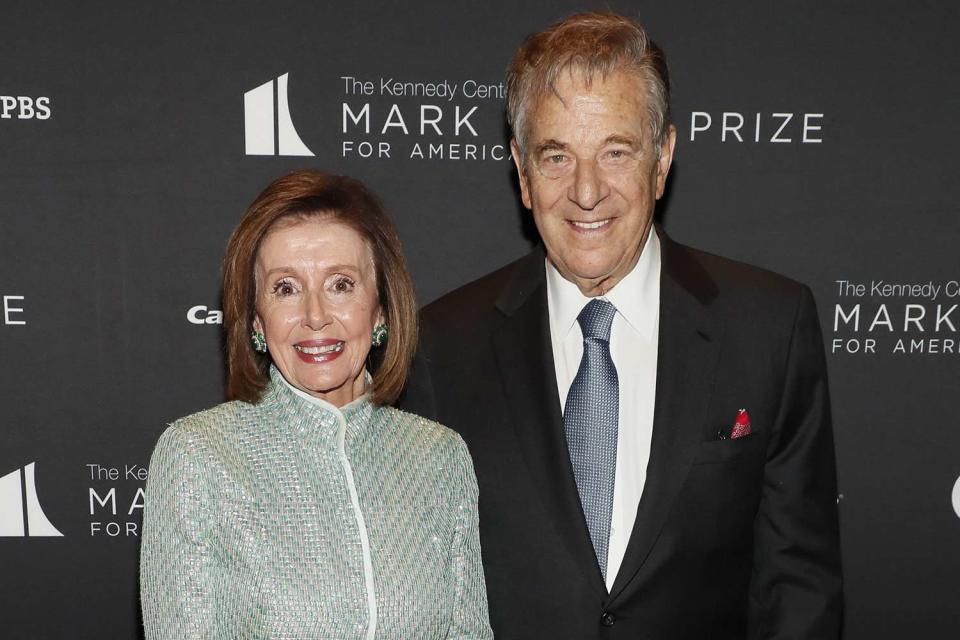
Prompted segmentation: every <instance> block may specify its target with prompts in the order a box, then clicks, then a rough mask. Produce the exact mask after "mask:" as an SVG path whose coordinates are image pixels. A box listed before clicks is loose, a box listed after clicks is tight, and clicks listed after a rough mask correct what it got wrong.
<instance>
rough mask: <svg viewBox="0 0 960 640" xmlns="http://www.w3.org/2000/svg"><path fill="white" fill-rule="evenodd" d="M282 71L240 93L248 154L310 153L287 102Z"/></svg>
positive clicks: (285, 80) (286, 154) (311, 153)
mask: <svg viewBox="0 0 960 640" xmlns="http://www.w3.org/2000/svg"><path fill="white" fill-rule="evenodd" d="M288 76H289V74H287V73H285V74H283V75H282V76H279V77H277V79H276V80H275V81H274V80H271V81H270V82H267V83H264V84H262V85H260V86H259V87H257V88H256V89H251V90H250V91H247V92H246V93H244V94H243V127H244V134H245V140H246V149H247V155H248V156H312V155H313V152H312V151H310V149H308V148H307V145H305V144H304V143H303V140H301V139H300V135H299V134H298V133H297V130H296V128H294V126H293V120H291V119H290V104H289V102H288V101H287V78H288Z"/></svg>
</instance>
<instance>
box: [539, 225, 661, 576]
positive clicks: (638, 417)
mask: <svg viewBox="0 0 960 640" xmlns="http://www.w3.org/2000/svg"><path fill="white" fill-rule="evenodd" d="M546 270H547V308H548V310H549V314H550V339H551V343H552V345H553V362H554V365H555V367H556V371H557V391H558V392H559V394H560V405H561V409H563V408H564V407H565V405H566V402H567V393H568V392H569V391H570V385H571V384H572V383H573V379H574V378H575V377H576V375H577V369H579V368H580V360H581V358H582V357H583V333H582V332H581V331H580V324H579V323H578V322H577V316H578V315H580V312H581V311H582V310H583V308H584V307H585V306H586V305H587V303H588V302H590V298H588V297H586V296H585V295H583V294H582V293H581V292H580V289H578V288H577V285H575V284H573V283H572V282H570V281H568V280H566V279H564V278H563V276H561V275H560V272H559V271H557V269H556V267H554V266H553V264H552V263H551V262H550V260H549V259H548V260H546ZM602 298H603V299H605V300H607V301H609V302H610V303H611V304H613V306H614V307H616V309H617V314H616V315H615V316H614V318H613V326H612V328H611V331H610V355H611V357H612V358H613V364H614V366H615V367H616V368H617V378H618V380H619V382H620V408H619V409H620V411H619V424H618V429H617V471H616V477H615V479H614V489H613V516H612V521H611V523H610V544H609V550H608V552H607V576H606V582H607V590H608V591H609V590H610V588H611V587H612V586H613V581H614V579H615V578H616V576H617V571H619V569H620V564H621V562H623V555H624V552H626V550H627V543H628V542H629V541H630V533H631V532H632V531H633V523H634V520H635V519H636V516H637V506H638V505H639V503H640V495H641V494H642V493H643V485H644V482H645V480H646V477H647V461H648V460H649V459H650V441H651V438H652V435H653V403H654V397H655V395H656V386H657V338H658V335H659V323H660V241H659V239H658V238H657V234H656V232H655V231H654V230H653V229H652V228H651V229H650V232H649V234H648V235H647V241H646V243H645V244H644V247H643V251H642V252H641V254H640V259H639V260H638V261H637V264H636V266H635V267H634V268H633V270H632V271H631V272H630V273H628V274H627V275H626V276H625V277H624V278H623V279H622V280H621V281H620V282H618V283H617V284H616V285H615V286H614V287H613V288H612V289H611V290H610V291H608V292H607V293H606V295H604V296H602Z"/></svg>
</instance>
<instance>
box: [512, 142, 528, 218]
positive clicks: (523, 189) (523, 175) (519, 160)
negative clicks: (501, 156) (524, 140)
mask: <svg viewBox="0 0 960 640" xmlns="http://www.w3.org/2000/svg"><path fill="white" fill-rule="evenodd" d="M510 155H511V156H513V164H514V166H516V167H517V180H519V181H520V200H522V201H523V206H525V207H526V208H527V209H532V208H533V201H532V200H530V184H529V182H528V180H529V178H528V176H527V168H526V165H525V164H524V163H523V154H522V153H521V151H520V145H518V144H517V139H516V138H511V139H510Z"/></svg>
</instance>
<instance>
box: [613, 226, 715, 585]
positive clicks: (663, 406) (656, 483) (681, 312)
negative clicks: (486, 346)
mask: <svg viewBox="0 0 960 640" xmlns="http://www.w3.org/2000/svg"><path fill="white" fill-rule="evenodd" d="M657 231H658V233H659V236H660V240H661V248H662V252H661V253H662V263H661V265H662V267H661V279H660V336H659V344H658V348H657V351H658V355H657V389H656V395H655V400H654V415H653V439H652V441H651V444H650V462H649V464H648V465H647V479H646V483H645V485H644V489H643V495H642V497H641V499H640V505H639V507H638V509H637V518H636V521H635V522H634V526H633V531H632V533H631V535H630V542H629V544H628V546H627V551H626V554H625V556H624V558H623V562H622V564H621V566H620V570H619V572H618V573H617V577H616V580H615V581H614V584H613V588H612V589H611V592H610V599H609V602H610V603H612V602H613V601H614V600H616V599H618V598H619V597H620V596H621V594H622V593H623V592H624V590H625V589H626V588H628V586H629V585H630V583H631V581H632V580H633V578H634V577H635V576H636V574H637V572H638V571H639V569H640V567H641V566H642V565H643V563H644V561H645V560H646V558H647V556H648V555H649V553H650V550H651V548H652V547H653V544H654V542H655V541H656V539H657V537H658V536H659V534H660V531H661V529H662V528H663V525H664V523H665V521H666V519H667V516H668V514H669V512H670V509H671V506H672V504H673V502H674V499H675V498H676V496H677V493H678V492H679V490H680V487H681V485H682V484H683V481H684V479H685V478H686V475H687V473H688V471H689V468H690V463H691V462H692V459H693V455H694V453H695V451H696V448H697V446H698V444H699V443H700V440H701V438H702V437H703V425H704V421H705V420H706V417H707V416H706V411H707V408H708V406H709V403H710V399H711V393H712V390H713V386H714V379H715V377H716V368H717V365H718V362H719V356H720V341H721V340H720V338H721V335H720V330H721V328H720V327H719V326H717V325H716V324H715V323H714V322H713V321H712V319H711V316H710V314H709V308H708V306H709V303H710V301H712V299H713V298H714V297H715V296H716V286H715V285H714V283H713V281H712V280H711V279H710V278H709V276H707V274H706V273H705V272H704V271H703V269H702V267H700V265H699V263H697V262H696V261H695V260H694V259H693V257H692V256H691V255H690V254H689V253H688V252H687V250H686V249H685V248H684V247H681V246H680V245H677V244H675V243H674V242H672V241H671V240H669V238H667V237H666V235H665V234H664V233H663V232H662V231H661V230H660V229H659V228H658V229H657Z"/></svg>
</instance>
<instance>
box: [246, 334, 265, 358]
mask: <svg viewBox="0 0 960 640" xmlns="http://www.w3.org/2000/svg"><path fill="white" fill-rule="evenodd" d="M250 342H252V343H253V350H254V351H256V352H257V353H266V352H267V338H266V336H264V335H263V334H262V333H260V332H259V331H256V330H254V332H253V333H251V334H250Z"/></svg>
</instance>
